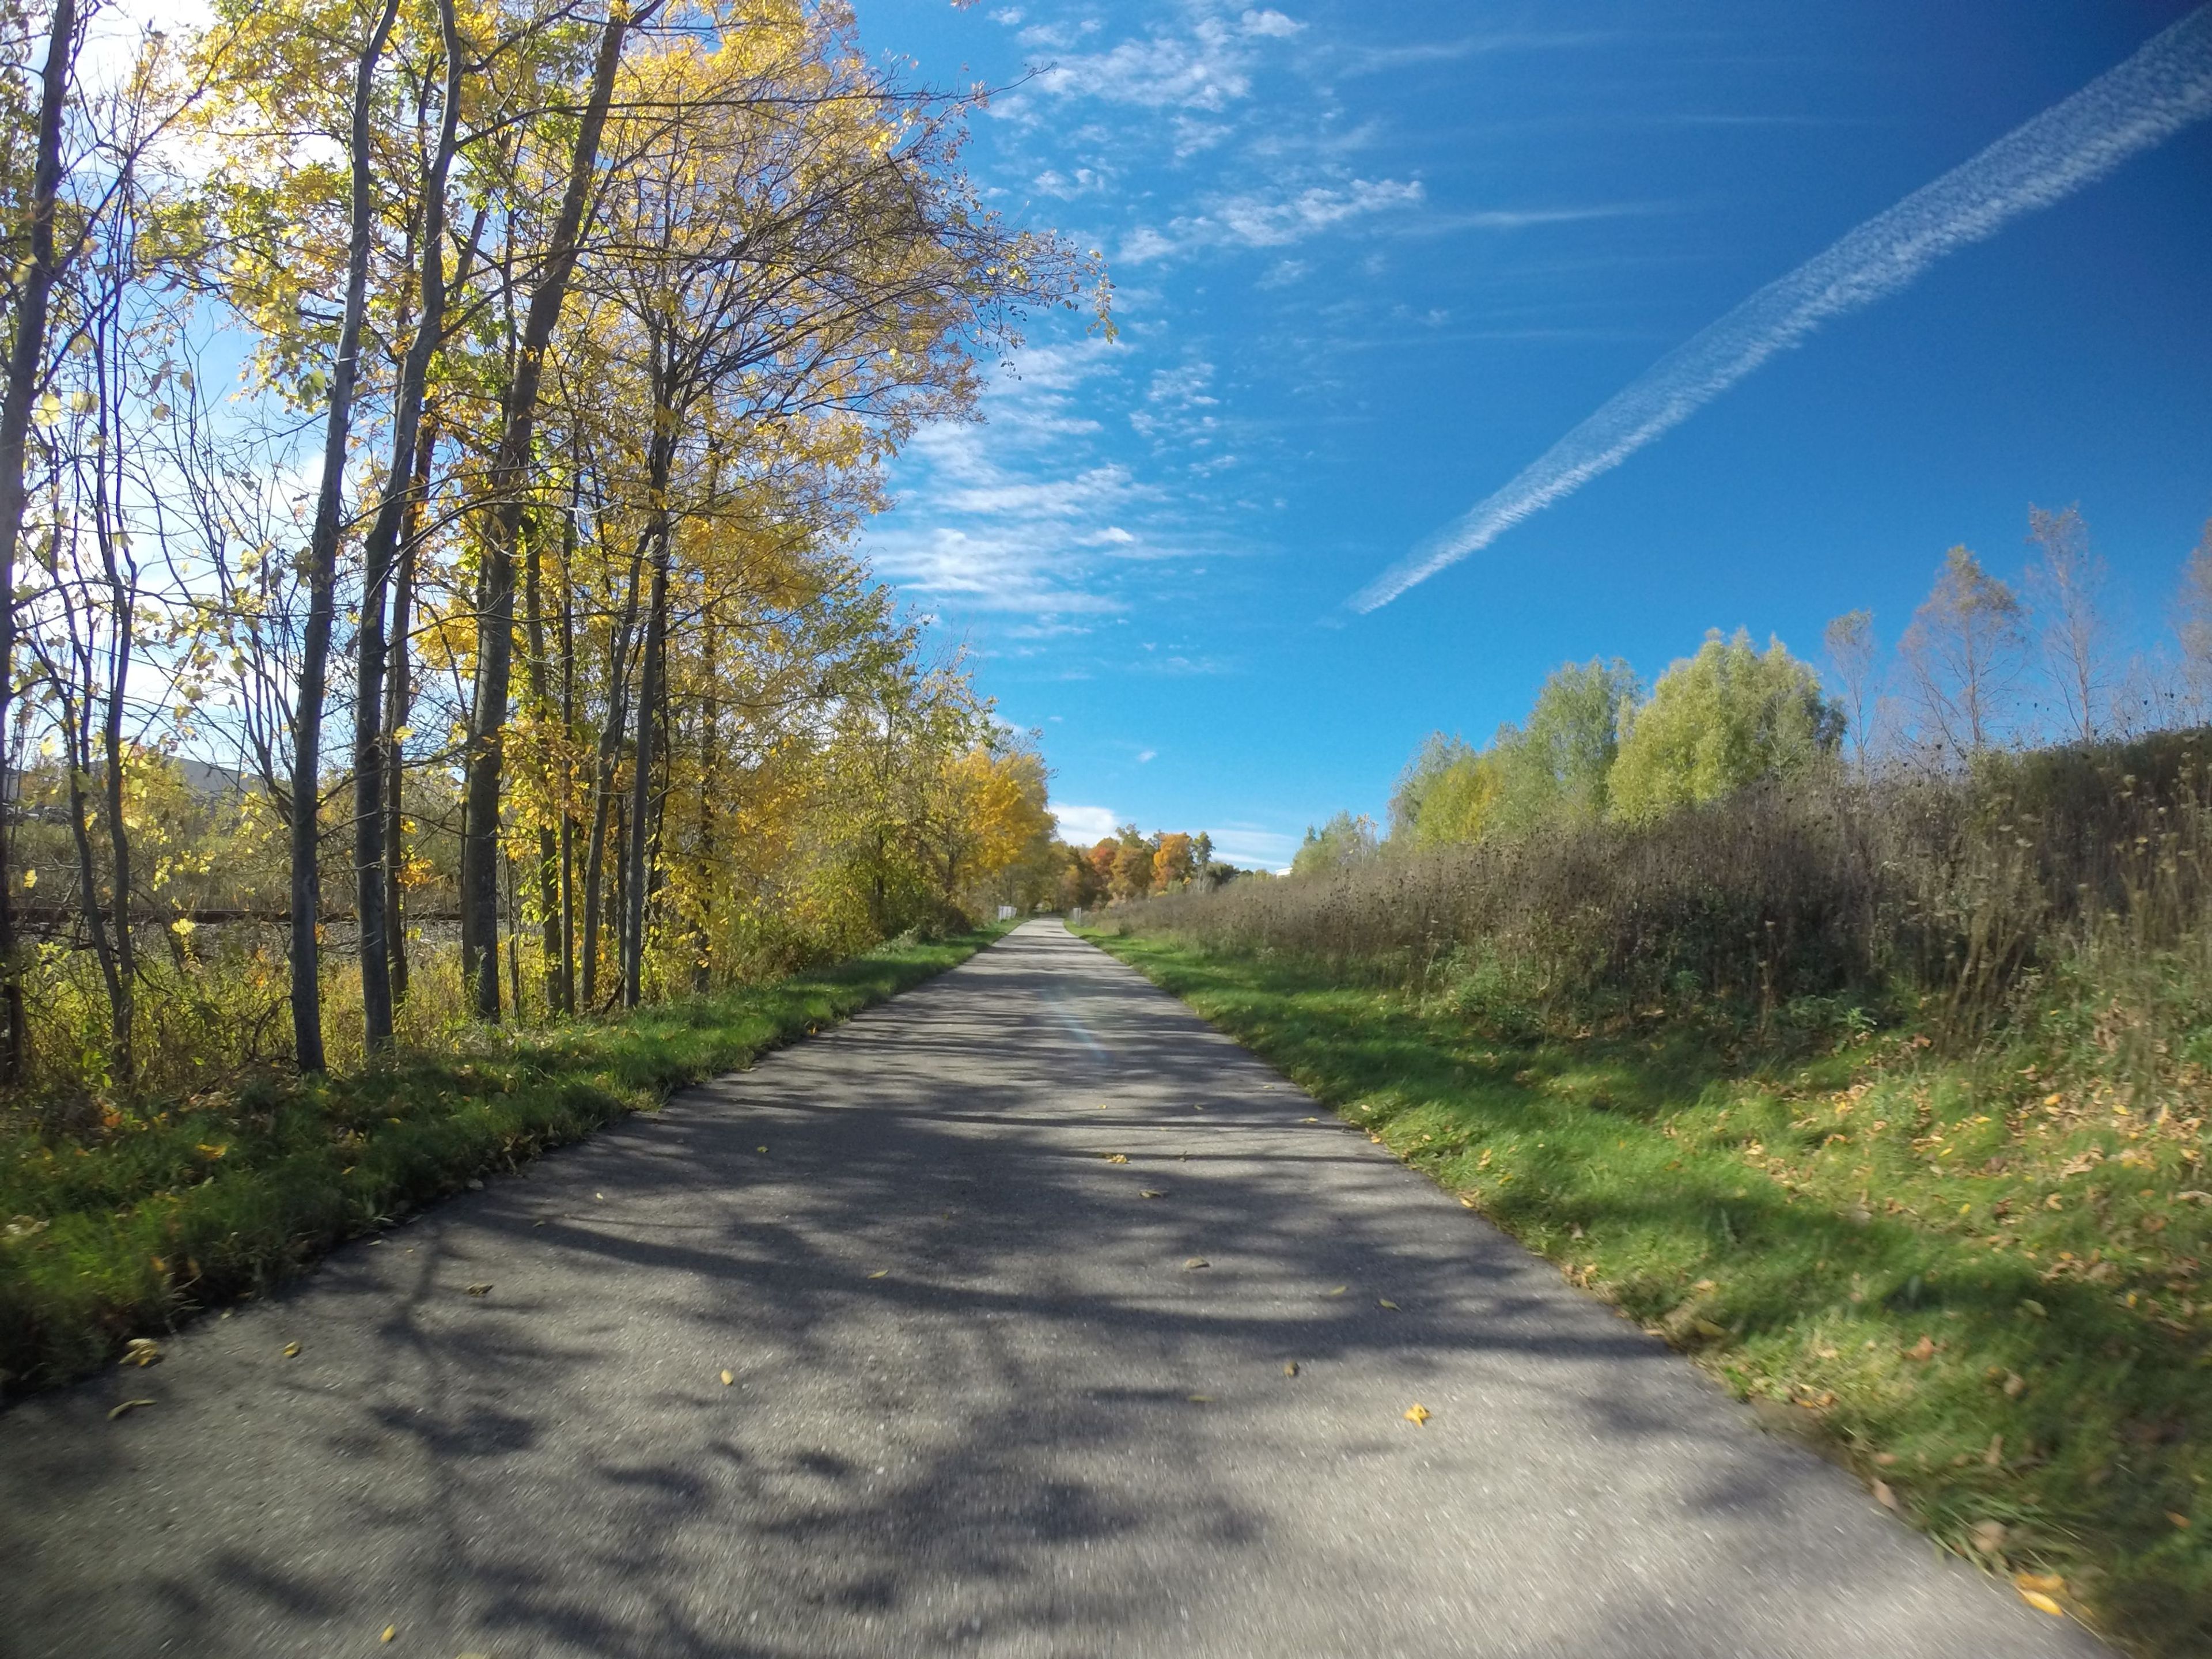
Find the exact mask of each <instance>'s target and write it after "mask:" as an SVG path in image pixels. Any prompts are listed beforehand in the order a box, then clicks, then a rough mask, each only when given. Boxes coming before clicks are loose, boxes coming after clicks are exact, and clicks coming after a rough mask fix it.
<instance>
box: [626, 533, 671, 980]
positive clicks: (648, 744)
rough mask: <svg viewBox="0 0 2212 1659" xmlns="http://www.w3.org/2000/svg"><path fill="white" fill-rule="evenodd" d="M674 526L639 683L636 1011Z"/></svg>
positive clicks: (656, 563) (664, 539) (661, 545)
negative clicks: (655, 740) (656, 723)
mask: <svg viewBox="0 0 2212 1659" xmlns="http://www.w3.org/2000/svg"><path fill="white" fill-rule="evenodd" d="M667 647H668V526H667V524H666V522H665V520H664V521H663V522H662V524H661V525H660V526H659V534H658V535H656V536H655V537H654V538H653V598H652V600H651V602H650V603H649V604H648V605H647V607H646V616H645V656H644V660H643V662H642V663H641V665H640V667H639V672H638V684H637V741H636V757H635V763H634V770H633V771H632V773H631V775H630V781H629V795H630V808H629V823H630V828H629V837H630V839H629V878H628V891H627V894H626V897H627V899H628V904H627V907H626V909H625V913H624V915H623V1006H624V1007H626V1008H635V1007H636V1006H638V1004H639V1002H640V1001H641V1000H642V998H643V995H644V988H645V912H646V896H647V886H646V871H647V842H648V840H649V838H650V836H651V834H652V827H653V812H652V805H653V724H654V722H655V721H656V720H659V718H660V704H661V701H662V696H663V692H664V690H665V681H666V678H667V668H666V659H667Z"/></svg>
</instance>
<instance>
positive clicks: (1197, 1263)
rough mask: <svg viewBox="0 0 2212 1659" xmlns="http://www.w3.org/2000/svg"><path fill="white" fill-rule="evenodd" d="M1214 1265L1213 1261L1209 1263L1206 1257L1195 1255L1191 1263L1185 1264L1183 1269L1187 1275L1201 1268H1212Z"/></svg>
mask: <svg viewBox="0 0 2212 1659" xmlns="http://www.w3.org/2000/svg"><path fill="white" fill-rule="evenodd" d="M1212 1265H1213V1264H1212V1262H1211V1261H1207V1260H1206V1258H1205V1257H1204V1256H1202V1255H1194V1256H1193V1257H1191V1259H1190V1260H1189V1261H1186V1262H1184V1263H1183V1264H1182V1267H1183V1271H1184V1272H1185V1273H1190V1272H1192V1271H1194V1270H1195V1269H1197V1268H1200V1267H1212Z"/></svg>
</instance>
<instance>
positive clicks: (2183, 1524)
mask: <svg viewBox="0 0 2212 1659" xmlns="http://www.w3.org/2000/svg"><path fill="white" fill-rule="evenodd" d="M2166 1519H2167V1520H2169V1521H2171V1522H2173V1524H2174V1525H2175V1526H2177V1527H2179V1528H2183V1529H2184V1530H2186V1529H2187V1528H2188V1526H2189V1517H2188V1516H2185V1515H2184V1514H2182V1513H2181V1512H2180V1510H2167V1511H2166Z"/></svg>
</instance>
